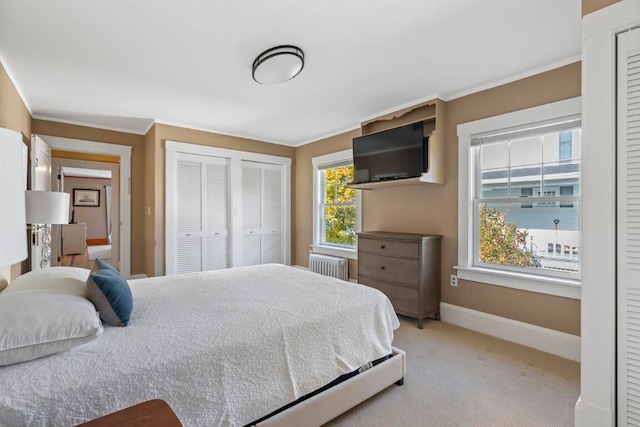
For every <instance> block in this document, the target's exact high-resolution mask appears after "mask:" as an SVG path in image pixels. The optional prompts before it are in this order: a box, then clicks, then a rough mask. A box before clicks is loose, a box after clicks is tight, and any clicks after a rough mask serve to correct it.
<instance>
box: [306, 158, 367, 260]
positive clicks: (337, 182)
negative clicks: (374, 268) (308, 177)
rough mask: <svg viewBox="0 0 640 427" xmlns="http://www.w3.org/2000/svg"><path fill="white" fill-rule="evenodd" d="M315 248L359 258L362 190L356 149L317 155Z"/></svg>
mask: <svg viewBox="0 0 640 427" xmlns="http://www.w3.org/2000/svg"><path fill="white" fill-rule="evenodd" d="M312 163H313V173H314V202H313V203H314V211H313V223H314V236H313V251H314V252H319V253H324V254H328V255H337V256H343V257H347V258H352V259H355V258H356V244H357V235H356V232H357V231H359V224H360V215H359V213H360V207H359V195H358V193H359V191H358V190H355V189H353V188H348V187H347V184H348V183H350V182H352V181H353V154H352V150H344V151H340V152H337V153H332V154H328V155H325V156H319V157H315V158H313V161H312Z"/></svg>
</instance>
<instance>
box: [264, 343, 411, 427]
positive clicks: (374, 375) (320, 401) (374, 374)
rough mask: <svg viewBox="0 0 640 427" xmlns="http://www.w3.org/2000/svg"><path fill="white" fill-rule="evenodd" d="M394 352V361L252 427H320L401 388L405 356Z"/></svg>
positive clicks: (369, 370) (361, 374)
mask: <svg viewBox="0 0 640 427" xmlns="http://www.w3.org/2000/svg"><path fill="white" fill-rule="evenodd" d="M392 349H393V353H392V357H390V358H389V359H387V360H385V361H384V362H382V363H379V364H377V365H376V366H374V367H372V368H370V369H367V370H366V371H364V372H362V373H360V374H358V375H355V376H353V377H351V378H349V379H348V380H346V381H344V382H341V383H340V384H337V385H336V386H334V387H331V388H330V389H328V390H326V391H324V392H322V393H320V394H317V395H315V396H313V397H311V398H309V399H307V400H305V401H303V402H300V403H298V404H297V405H294V406H292V407H291V408H289V409H286V410H284V411H282V412H279V413H277V414H276V415H274V416H273V417H271V418H268V419H266V420H264V421H261V422H259V423H256V424H253V425H254V426H256V427H275V426H283V425H286V426H288V427H295V426H300V427H309V426H321V425H323V424H325V423H327V422H328V421H330V420H332V419H334V418H335V417H337V416H338V415H340V414H342V413H344V412H347V411H348V410H349V409H351V408H353V407H355V406H357V405H358V404H360V403H362V402H364V401H365V400H367V399H368V398H370V397H371V396H373V395H374V394H377V393H379V392H381V391H382V390H384V389H385V388H387V387H389V386H390V385H392V384H394V383H396V384H398V385H402V383H403V381H404V376H405V373H406V354H405V352H404V351H402V350H400V349H398V348H395V347H392Z"/></svg>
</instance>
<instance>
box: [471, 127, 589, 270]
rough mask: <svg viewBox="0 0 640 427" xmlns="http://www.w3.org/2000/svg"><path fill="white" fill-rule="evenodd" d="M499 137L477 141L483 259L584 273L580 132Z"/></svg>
mask: <svg viewBox="0 0 640 427" xmlns="http://www.w3.org/2000/svg"><path fill="white" fill-rule="evenodd" d="M496 134H498V136H491V137H489V138H484V139H483V138H478V139H477V140H472V141H473V147H472V150H476V153H477V155H476V157H475V158H476V159H477V164H476V167H475V170H476V174H475V181H476V185H475V188H476V189H477V193H476V194H475V196H474V209H473V212H474V216H475V217H476V221H477V222H476V224H478V227H477V229H475V230H474V234H475V236H474V240H475V242H476V243H475V250H474V252H475V254H476V260H477V261H476V262H477V263H478V265H480V266H486V267H488V266H492V267H494V268H507V269H515V270H518V269H520V270H522V269H525V270H531V271H539V272H540V273H543V272H546V273H547V274H550V275H554V272H555V273H559V274H566V273H569V274H570V273H577V272H579V260H580V249H579V241H580V239H579V209H578V200H579V198H578V197H577V196H579V194H580V136H581V132H580V129H579V128H573V129H562V130H560V131H558V130H557V127H556V128H552V129H551V130H549V129H548V128H547V129H545V128H544V127H543V128H542V129H540V131H539V133H536V132H535V130H533V131H532V130H531V127H529V128H527V129H526V131H516V132H510V133H507V132H505V133H502V134H500V132H496ZM525 199H526V200H525Z"/></svg>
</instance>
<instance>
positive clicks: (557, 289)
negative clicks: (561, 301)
mask: <svg viewBox="0 0 640 427" xmlns="http://www.w3.org/2000/svg"><path fill="white" fill-rule="evenodd" d="M454 268H455V269H456V270H457V271H458V277H459V278H460V279H463V280H471V281H474V282H480V283H488V284H490V285H497V286H504V287H507V288H513V289H520V290H523V291H529V292H537V293H541V294H548V295H555V296H559V297H564V298H571V299H578V300H579V299H580V298H581V294H582V289H581V287H580V286H581V282H580V280H571V279H560V278H556V277H542V276H536V275H533V274H525V273H515V272H512V271H501V270H493V269H490V268H481V267H462V266H456V267H454Z"/></svg>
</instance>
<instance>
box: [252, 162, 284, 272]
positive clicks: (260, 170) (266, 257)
mask: <svg viewBox="0 0 640 427" xmlns="http://www.w3.org/2000/svg"><path fill="white" fill-rule="evenodd" d="M283 178H284V170H283V167H282V165H274V164H269V163H258V162H249V161H243V162H242V264H243V265H255V264H265V263H272V262H275V263H284V249H283V247H284V242H283V220H284V183H283Z"/></svg>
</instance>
